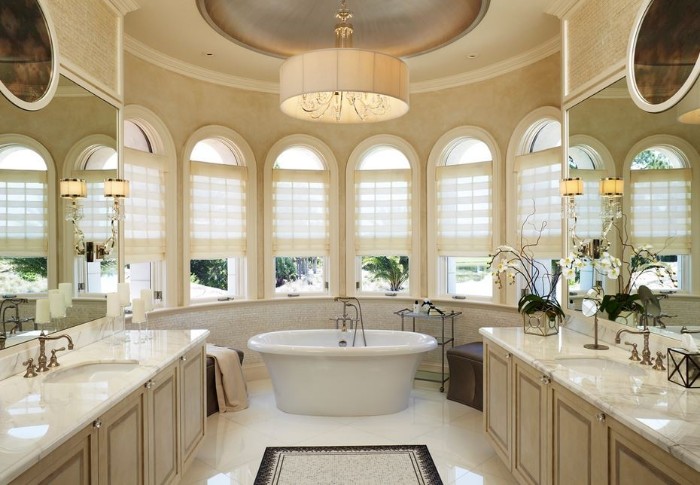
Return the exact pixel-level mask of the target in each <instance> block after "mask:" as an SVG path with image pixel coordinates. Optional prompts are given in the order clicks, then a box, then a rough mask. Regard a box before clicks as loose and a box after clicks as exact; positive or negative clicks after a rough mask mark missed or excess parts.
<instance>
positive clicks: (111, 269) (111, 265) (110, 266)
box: [100, 259, 117, 276]
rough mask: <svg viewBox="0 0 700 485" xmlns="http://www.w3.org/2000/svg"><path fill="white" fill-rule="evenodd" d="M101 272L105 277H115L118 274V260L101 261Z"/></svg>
mask: <svg viewBox="0 0 700 485" xmlns="http://www.w3.org/2000/svg"><path fill="white" fill-rule="evenodd" d="M100 272H101V273H102V274H103V275H109V276H112V275H115V274H117V260H116V259H103V260H102V261H100Z"/></svg>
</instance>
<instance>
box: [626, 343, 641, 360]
mask: <svg viewBox="0 0 700 485" xmlns="http://www.w3.org/2000/svg"><path fill="white" fill-rule="evenodd" d="M625 345H631V346H632V354H631V355H630V359H629V360H634V361H637V362H638V361H640V360H642V359H641V358H640V357H639V352H638V351H637V344H635V343H632V342H625Z"/></svg>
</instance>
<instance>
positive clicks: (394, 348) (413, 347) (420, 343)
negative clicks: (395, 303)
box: [248, 329, 437, 357]
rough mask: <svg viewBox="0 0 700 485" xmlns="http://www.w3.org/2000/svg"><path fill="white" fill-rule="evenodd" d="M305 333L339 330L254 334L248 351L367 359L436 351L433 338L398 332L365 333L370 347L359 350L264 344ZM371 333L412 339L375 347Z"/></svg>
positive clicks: (355, 348)
mask: <svg viewBox="0 0 700 485" xmlns="http://www.w3.org/2000/svg"><path fill="white" fill-rule="evenodd" d="M290 332H291V333H294V334H297V335H298V334H303V333H307V334H309V336H312V335H313V334H318V333H324V334H328V333H333V334H336V332H337V331H336V330H329V329H305V330H278V331H274V332H266V333H262V334H258V335H255V336H253V337H251V338H250V339H248V348H249V349H250V350H254V351H256V352H260V353H261V354H266V353H268V354H281V355H299V356H302V355H309V356H311V355H318V356H344V357H353V356H356V357H367V356H371V355H377V356H381V355H404V354H417V353H423V352H429V351H431V350H433V349H435V348H437V340H436V339H435V337H433V336H431V335H426V334H423V333H418V332H407V331H399V330H365V333H366V335H367V340H368V342H369V344H370V345H369V346H367V347H365V346H357V347H350V346H348V347H340V346H338V347H330V346H324V345H298V344H284V343H271V342H268V341H265V340H267V339H269V337H270V336H273V337H274V336H275V335H282V334H287V333H290ZM353 333H354V332H349V335H348V336H349V337H350V338H352V335H353ZM372 334H374V335H375V336H376V335H380V334H381V335H389V334H391V335H393V334H396V335H401V336H402V337H404V339H407V338H408V339H410V341H408V340H404V341H401V342H400V343H398V344H395V345H376V346H372V345H371V344H372ZM358 342H359V343H360V344H361V343H362V331H361V330H358V331H357V340H356V343H358Z"/></svg>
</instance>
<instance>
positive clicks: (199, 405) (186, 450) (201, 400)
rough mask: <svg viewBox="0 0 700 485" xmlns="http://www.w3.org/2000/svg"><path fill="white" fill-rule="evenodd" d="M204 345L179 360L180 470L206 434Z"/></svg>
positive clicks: (192, 457)
mask: <svg viewBox="0 0 700 485" xmlns="http://www.w3.org/2000/svg"><path fill="white" fill-rule="evenodd" d="M205 358H206V356H205V353H204V346H201V347H197V348H195V349H192V350H191V351H189V352H188V353H187V354H185V355H184V356H183V358H181V362H180V383H181V384H182V387H181V403H182V404H181V412H182V414H181V428H180V429H181V437H182V462H183V468H182V469H183V470H184V469H185V468H186V467H187V465H188V464H189V462H190V461H191V460H192V459H194V452H195V451H196V450H197V446H198V445H199V443H200V442H201V441H202V439H203V438H204V433H205V432H206V419H207V416H206V409H207V408H206V402H205V400H206V390H205V386H206V381H205V377H204V371H205Z"/></svg>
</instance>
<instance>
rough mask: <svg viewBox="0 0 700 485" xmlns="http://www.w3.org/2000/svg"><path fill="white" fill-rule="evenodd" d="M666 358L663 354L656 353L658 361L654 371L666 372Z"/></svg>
mask: <svg viewBox="0 0 700 485" xmlns="http://www.w3.org/2000/svg"><path fill="white" fill-rule="evenodd" d="M665 357H666V356H665V355H664V354H662V353H661V352H656V359H655V360H654V367H652V369H654V370H666V367H664V358H665Z"/></svg>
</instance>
